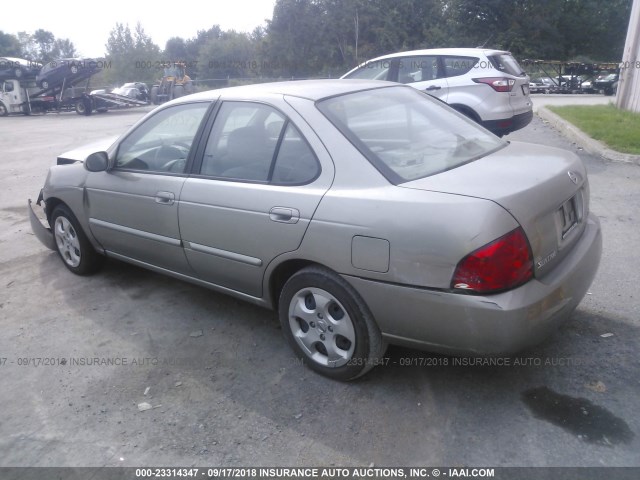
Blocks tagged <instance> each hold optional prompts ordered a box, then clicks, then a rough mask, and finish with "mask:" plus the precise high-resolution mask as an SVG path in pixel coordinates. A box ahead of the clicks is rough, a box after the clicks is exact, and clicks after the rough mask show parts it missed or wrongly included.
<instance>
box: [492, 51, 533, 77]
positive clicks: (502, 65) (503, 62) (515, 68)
mask: <svg viewBox="0 0 640 480" xmlns="http://www.w3.org/2000/svg"><path fill="white" fill-rule="evenodd" d="M488 58H489V61H490V62H491V64H492V65H493V66H494V68H495V69H496V70H499V71H501V72H503V73H508V74H509V75H515V76H516V77H523V76H524V75H526V73H525V72H524V70H522V67H521V66H520V65H519V64H518V62H517V61H516V59H515V58H513V56H512V55H510V54H508V53H497V54H495V55H489V57H488Z"/></svg>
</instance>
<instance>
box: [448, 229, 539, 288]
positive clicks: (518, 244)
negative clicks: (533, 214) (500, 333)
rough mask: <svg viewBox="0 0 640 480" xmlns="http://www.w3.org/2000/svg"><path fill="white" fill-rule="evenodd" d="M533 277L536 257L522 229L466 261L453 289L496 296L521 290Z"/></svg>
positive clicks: (460, 264)
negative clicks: (513, 289) (505, 291)
mask: <svg viewBox="0 0 640 480" xmlns="http://www.w3.org/2000/svg"><path fill="white" fill-rule="evenodd" d="M531 277H533V257H532V255H531V249H530V248H529V243H528V242H527V237H526V236H525V233H524V231H523V230H522V227H518V228H516V229H515V230H512V231H511V232H509V233H507V234H506V235H504V236H502V237H500V238H498V239H497V240H494V241H493V242H491V243H488V244H486V245H485V246H484V247H481V248H479V249H478V250H476V251H475V252H472V253H470V254H469V255H467V256H466V257H464V258H463V259H462V260H461V261H460V263H458V266H457V267H456V271H455V273H454V274H453V280H452V281H451V287H452V288H454V289H459V290H468V291H472V292H476V293H496V292H499V291H503V290H509V289H510V288H514V287H517V286H519V285H522V284H523V283H525V282H527V281H528V280H529V279H531Z"/></svg>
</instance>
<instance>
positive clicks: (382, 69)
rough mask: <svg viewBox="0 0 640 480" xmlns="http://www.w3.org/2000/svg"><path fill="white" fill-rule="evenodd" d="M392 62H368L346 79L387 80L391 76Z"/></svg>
mask: <svg viewBox="0 0 640 480" xmlns="http://www.w3.org/2000/svg"><path fill="white" fill-rule="evenodd" d="M390 66H391V60H377V61H375V62H367V63H365V64H364V65H363V66H361V67H360V68H359V69H357V70H356V71H355V72H352V73H350V74H349V75H348V76H347V77H346V78H358V79H360V80H386V79H387V75H388V74H389V67H390Z"/></svg>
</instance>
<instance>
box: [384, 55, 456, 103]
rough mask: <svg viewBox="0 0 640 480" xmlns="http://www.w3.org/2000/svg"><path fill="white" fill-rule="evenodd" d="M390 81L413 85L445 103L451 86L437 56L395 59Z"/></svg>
mask: <svg viewBox="0 0 640 480" xmlns="http://www.w3.org/2000/svg"><path fill="white" fill-rule="evenodd" d="M389 79H390V80H393V81H395V82H398V83H404V84H407V85H411V86H412V87H413V88H415V89H417V90H421V91H423V92H425V93H428V94H429V95H431V96H433V97H437V98H439V99H440V100H442V101H443V102H446V101H447V97H448V95H449V84H448V82H447V79H446V78H445V72H444V69H443V68H442V63H441V62H440V61H439V60H438V56H436V55H418V56H413V57H398V58H395V59H394V60H393V63H392V66H391V75H390V78H389Z"/></svg>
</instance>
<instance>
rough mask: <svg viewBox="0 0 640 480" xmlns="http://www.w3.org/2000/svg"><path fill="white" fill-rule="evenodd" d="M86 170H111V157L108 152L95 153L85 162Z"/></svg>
mask: <svg viewBox="0 0 640 480" xmlns="http://www.w3.org/2000/svg"><path fill="white" fill-rule="evenodd" d="M84 168H86V169H87V170H89V171H90V172H104V171H106V170H107V168H109V156H108V155H107V152H95V153H92V154H91V155H89V156H88V157H87V158H86V159H85V161H84Z"/></svg>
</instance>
